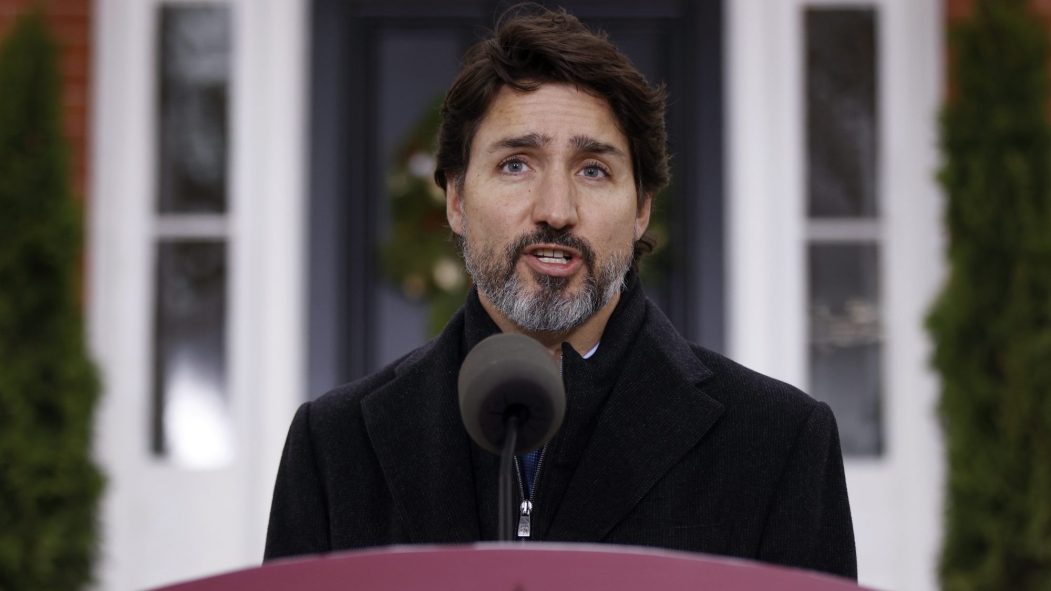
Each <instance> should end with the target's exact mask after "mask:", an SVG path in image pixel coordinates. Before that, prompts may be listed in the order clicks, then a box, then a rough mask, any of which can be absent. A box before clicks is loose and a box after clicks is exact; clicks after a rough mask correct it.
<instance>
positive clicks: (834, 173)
mask: <svg viewBox="0 0 1051 591" xmlns="http://www.w3.org/2000/svg"><path fill="white" fill-rule="evenodd" d="M876 66H877V64H876V16H875V10H873V9H871V8H867V9H827V8H814V9H810V10H807V12H806V109H807V110H806V116H807V120H806V126H807V159H808V167H807V170H808V175H807V188H808V210H809V212H810V216H811V217H872V216H875V215H876V212H877V203H876V192H877V186H876V149H877V143H876V141H877V129H878V127H877V125H878V120H877V110H876V107H877V105H876V84H877V80H876V72H877V70H876Z"/></svg>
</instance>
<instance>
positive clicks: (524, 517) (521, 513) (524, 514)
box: [518, 500, 533, 538]
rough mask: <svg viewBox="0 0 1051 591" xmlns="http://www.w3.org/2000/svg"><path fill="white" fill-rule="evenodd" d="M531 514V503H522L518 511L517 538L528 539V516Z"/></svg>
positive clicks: (526, 501)
mask: <svg viewBox="0 0 1051 591" xmlns="http://www.w3.org/2000/svg"><path fill="white" fill-rule="evenodd" d="M532 512H533V503H532V502H531V501H529V500H525V501H522V505H521V506H520V507H519V509H518V537H520V538H528V537H529V515H530V514H531V513H532Z"/></svg>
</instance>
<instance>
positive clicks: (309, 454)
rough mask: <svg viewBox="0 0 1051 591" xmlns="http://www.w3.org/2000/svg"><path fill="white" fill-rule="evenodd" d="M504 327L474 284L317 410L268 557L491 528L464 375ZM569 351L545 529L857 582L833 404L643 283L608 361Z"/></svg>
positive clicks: (622, 305) (538, 506) (284, 485)
mask: <svg viewBox="0 0 1051 591" xmlns="http://www.w3.org/2000/svg"><path fill="white" fill-rule="evenodd" d="M496 330H497V329H496V326H495V324H493V323H492V320H491V319H489V317H488V316H487V315H486V314H485V312H484V309H483V308H482V307H481V305H480V304H479V303H478V299H477V295H476V294H474V293H472V295H471V297H470V298H469V300H468V303H467V304H466V306H465V309H464V310H461V311H460V312H459V313H457V315H456V316H455V317H454V318H453V320H452V321H450V323H449V325H448V326H447V327H446V329H445V330H444V331H443V332H442V334H441V335H439V336H438V337H437V338H436V339H435V340H433V341H432V342H431V343H429V344H427V345H425V346H424V347H421V348H420V349H418V350H416V351H414V352H412V353H410V354H409V355H407V356H406V357H404V358H402V359H401V360H399V361H397V362H395V363H393V364H391V365H390V366H388V367H386V368H384V369H382V370H380V371H378V372H377V373H375V374H373V375H370V376H368V377H366V378H363V379H361V380H358V381H356V382H353V383H351V384H348V385H345V386H342V387H340V388H337V389H336V390H334V391H332V392H329V393H328V394H326V395H324V396H322V397H320V398H318V399H317V400H314V401H312V402H308V403H305V404H303V405H302V406H301V407H300V409H299V411H298V412H297V413H296V416H295V418H294V419H293V421H292V426H291V428H290V430H289V434H288V439H287V442H286V444H285V449H284V453H283V455H282V458H281V464H280V469H279V473H278V477H277V483H276V486H275V489H274V498H273V504H272V507H271V513H270V525H269V529H268V531H267V540H266V553H265V558H266V559H267V560H269V559H273V558H277V557H281V556H292V555H303V554H317V553H324V552H329V551H334V550H340V549H350V548H362V547H370V546H382V545H390V544H445V543H469V542H475V541H479V540H492V539H495V537H496V531H497V521H496V492H497V487H496V474H497V466H498V458H497V457H496V456H492V455H490V454H488V453H486V452H484V451H482V450H481V449H480V448H478V447H477V445H475V444H474V443H473V442H472V441H471V440H470V438H469V436H468V435H467V432H466V430H465V429H464V427H463V425H462V423H461V420H460V415H459V408H458V399H457V392H456V383H457V374H458V371H459V367H460V364H461V362H462V360H463V357H464V356H465V355H466V353H467V351H468V350H469V349H470V347H471V346H473V344H475V343H476V342H478V341H479V340H481V338H484V337H485V336H487V335H488V334H491V333H493V332H496ZM563 351H564V352H563V356H564V360H563V364H564V367H565V373H566V375H565V381H566V389H567V396H568V407H567V417H566V422H565V424H564V426H563V428H562V430H561V431H560V432H559V434H558V435H557V436H556V438H555V439H554V440H553V441H552V442H551V443H550V444H549V448H548V451H547V452H546V458H547V459H545V463H544V465H543V466H542V467H541V472H540V473H539V474H538V477H537V485H536V493H535V495H536V497H535V511H534V515H533V528H532V529H533V539H537V540H543V541H566V542H604V543H611V544H627V545H642V546H657V547H662V548H670V549H677V550H686V551H693V552H703V553H710V554H718V555H726V556H736V557H743V558H749V559H754V560H760V561H765V562H770V563H776V564H782V565H788V566H793V567H798V568H804V569H811V570H818V571H825V572H828V573H832V574H836V575H840V576H844V577H848V578H856V577H857V567H856V559H855V550H854V532H853V528H852V525H851V517H850V507H849V504H848V501H847V490H846V485H845V482H844V475H843V460H842V456H841V452H840V446H839V435H838V432H837V429H836V422H835V418H834V417H833V415H832V412H831V410H830V409H829V407H828V406H827V405H826V404H824V403H821V402H817V401H815V400H813V399H811V398H810V397H808V396H807V395H806V394H804V393H802V392H800V391H799V390H797V389H796V388H793V387H792V386H789V385H787V384H784V383H782V382H779V381H776V380H773V379H771V378H768V377H766V376H763V375H761V374H758V373H756V372H754V371H751V370H749V369H746V368H745V367H742V366H741V365H739V364H736V363H734V362H732V361H730V360H729V359H727V358H725V357H723V356H720V355H718V354H716V353H713V352H712V351H709V350H707V349H704V348H702V347H699V346H696V345H692V344H690V343H688V342H687V341H686V340H684V339H683V338H682V337H681V336H680V335H679V334H678V333H677V332H676V331H675V329H674V328H673V327H672V326H671V324H670V323H669V321H668V320H667V318H666V317H665V316H664V315H663V314H662V313H661V312H660V310H658V309H657V308H656V306H654V305H653V304H652V303H650V302H649V301H648V300H647V299H646V297H645V295H644V294H643V293H642V289H641V287H639V286H638V285H637V282H635V281H633V282H632V285H631V287H630V288H629V289H628V290H627V291H626V292H625V293H624V294H622V297H621V301H620V302H619V304H618V306H617V309H616V310H615V312H614V314H613V316H612V317H611V319H610V321H609V323H608V324H607V327H606V331H605V333H604V334H603V338H602V341H601V345H600V348H599V350H598V353H597V354H596V356H595V357H596V359H595V361H594V362H592V360H588V361H583V360H581V359H580V357H579V356H578V355H576V354H575V352H573V351H572V349H571V348H570V347H569V346H568V345H563ZM603 364H605V365H603ZM604 380H605V381H604Z"/></svg>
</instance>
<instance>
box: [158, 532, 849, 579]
mask: <svg viewBox="0 0 1051 591" xmlns="http://www.w3.org/2000/svg"><path fill="white" fill-rule="evenodd" d="M357 589H361V590H368V591H387V590H390V591H394V590H398V591H412V590H416V589H419V590H424V589H426V590H427V591H454V590H455V591H505V590H506V591H534V590H537V591H571V590H572V591H580V590H586V589H595V590H602V591H627V590H631V591H640V590H642V591H680V590H682V591H685V590H690V591H699V590H706V589H711V590H713V591H755V590H759V589H776V590H778V591H852V590H853V591H857V590H859V589H862V587H859V586H857V585H855V584H854V583H852V582H850V581H846V580H844V579H840V578H837V577H831V576H828V575H822V574H818V573H812V572H808V571H802V570H795V569H790V568H781V567H776V566H770V565H766V564H760V563H755V562H750V561H746V560H736V559H730V558H721V557H714V556H705V555H700V554H687V553H682V552H668V551H664V550H652V549H642V548H628V547H619V546H606V545H591V544H544V543H529V544H495V543H494V544H475V545H471V546H401V547H392V548H384V549H374V550H363V551H356V552H343V553H338V554H329V555H326V556H321V557H315V558H306V559H293V560H284V561H276V562H272V563H268V564H266V565H263V566H260V567H256V568H250V569H246V570H241V571H237V572H232V573H227V574H222V575H217V576H214V577H208V578H204V579H199V580H196V581H189V582H186V583H179V584H176V585H171V586H168V587H163V588H161V589H158V590H157V591H220V590H221V591H241V590H244V591H249V590H251V591H293V590H294V591H336V590H339V591H348V590H357Z"/></svg>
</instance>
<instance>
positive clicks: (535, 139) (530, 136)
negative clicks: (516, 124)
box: [489, 132, 551, 153]
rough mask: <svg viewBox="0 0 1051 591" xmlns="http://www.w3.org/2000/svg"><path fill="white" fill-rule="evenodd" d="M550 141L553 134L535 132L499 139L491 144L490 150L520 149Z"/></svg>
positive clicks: (544, 144) (534, 146)
mask: <svg viewBox="0 0 1051 591" xmlns="http://www.w3.org/2000/svg"><path fill="white" fill-rule="evenodd" d="M550 143H551V136H547V135H543V134H540V133H536V132H533V133H527V134H525V135H519V136H514V137H505V138H503V139H499V140H497V141H495V142H493V143H492V144H489V152H490V153H492V152H495V151H497V150H501V149H512V150H518V149H521V148H539V147H541V146H546V145H547V144H550Z"/></svg>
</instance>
